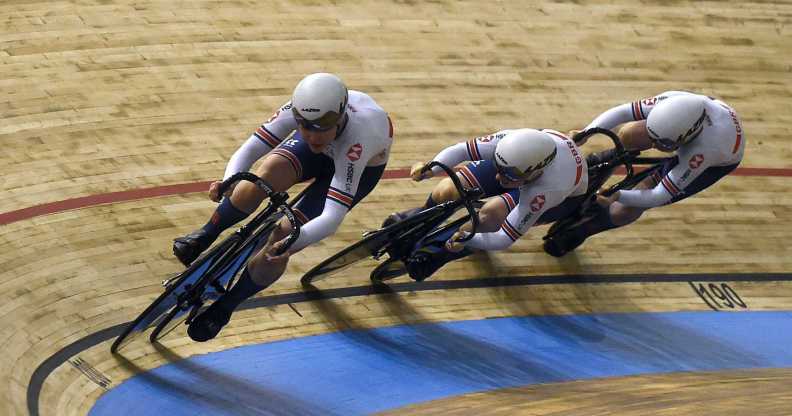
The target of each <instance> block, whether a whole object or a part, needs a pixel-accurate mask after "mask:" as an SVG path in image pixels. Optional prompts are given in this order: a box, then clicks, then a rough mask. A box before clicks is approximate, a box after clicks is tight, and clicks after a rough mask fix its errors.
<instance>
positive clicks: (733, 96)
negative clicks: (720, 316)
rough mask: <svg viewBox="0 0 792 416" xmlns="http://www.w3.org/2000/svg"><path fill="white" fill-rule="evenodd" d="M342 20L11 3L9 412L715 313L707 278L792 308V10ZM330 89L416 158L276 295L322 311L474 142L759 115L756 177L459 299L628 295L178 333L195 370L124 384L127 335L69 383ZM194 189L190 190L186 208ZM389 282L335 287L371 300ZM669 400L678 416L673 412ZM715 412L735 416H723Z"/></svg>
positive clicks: (658, 403) (546, 396)
mask: <svg viewBox="0 0 792 416" xmlns="http://www.w3.org/2000/svg"><path fill="white" fill-rule="evenodd" d="M328 3H330V2H320V1H287V0H284V1H277V2H274V1H273V2H269V1H260V2H257V1H253V0H239V1H204V0H194V1H193V0H191V1H165V0H128V1H123V0H80V1H57V0H53V1H46V2H43V1H34V0H6V1H4V2H2V4H0V16H2V26H3V30H2V32H1V34H0V62H1V63H2V65H0V73H1V74H2V76H1V77H0V85H2V89H1V90H0V91H2V92H1V94H2V97H3V99H2V102H1V103H0V114H2V124H0V144H1V146H0V172H2V175H0V181H1V182H0V183H1V184H2V185H1V186H0V189H2V195H3V197H2V198H1V199H0V213H2V214H3V217H2V219H3V221H2V223H3V225H1V226H0V265H1V266H2V267H0V287H2V290H1V291H0V334H1V335H2V336H0V341H1V342H2V345H0V348H1V349H2V351H3V354H2V360H0V403H1V404H2V405H1V407H0V413H2V414H5V415H23V414H28V413H32V414H41V415H75V414H85V413H87V412H88V411H89V410H90V408H91V406H92V405H93V403H94V402H96V400H97V399H98V398H99V397H100V395H101V394H102V393H103V392H104V391H105V390H106V389H107V388H112V387H113V386H115V385H118V384H119V383H121V382H122V381H123V380H125V379H127V378H129V377H131V376H133V375H134V374H136V373H138V372H140V371H143V370H145V369H150V368H154V367H157V366H160V365H162V364H165V363H167V362H168V361H169V360H172V359H173V357H187V356H191V355H193V354H199V353H207V352H212V351H220V350H225V349H228V348H232V347H235V346H239V345H246V344H254V343H262V342H267V341H272V340H280V339H288V338H295V337H300V336H304V335H309V334H321V333H326V332H331V331H337V330H339V329H344V328H373V327H382V326H388V325H393V324H400V323H413V322H433V321H447V320H462V319H483V318H487V317H496V316H520V315H556V314H569V313H589V312H642V311H648V312H666V311H707V310H710V309H712V308H713V307H712V306H711V305H708V304H706V303H705V302H704V301H703V300H702V298H701V297H699V296H698V295H697V294H696V292H694V290H693V289H692V287H691V285H690V284H688V282H687V280H691V281H694V282H698V281H701V282H707V281H711V282H717V283H718V284H720V283H721V282H724V283H726V284H728V285H729V287H731V288H732V289H733V290H734V291H736V292H737V293H739V295H740V297H741V298H742V299H743V300H744V301H745V303H746V304H747V305H748V309H750V310H760V311H761V310H770V311H772V310H776V311H783V310H790V308H792V292H790V290H791V289H792V285H790V283H789V275H787V274H786V273H788V272H789V271H790V269H791V268H792V267H791V266H792V260H790V259H791V258H792V256H791V254H792V251H790V244H789V237H790V235H792V225H790V224H791V221H792V196H790V190H792V187H790V179H789V176H790V173H792V165H790V162H789V160H790V158H792V150H790V149H791V148H790V145H789V133H790V129H789V125H790V123H791V122H792V115H790V112H789V102H790V97H792V87H791V86H792V61H790V58H789V57H790V56H792V46H791V45H792V44H791V43H790V42H789V40H790V39H792V3H790V2H785V1H749V2H736V1H735V2H722V1H717V2H691V1H675V2H669V3H667V4H666V3H664V2H663V3H662V5H661V2H635V1H626V0H614V1H607V2H602V1H589V0H583V1H577V2H570V3H557V2H521V1H507V2H478V1H475V2H458V1H451V0H448V1H434V2H426V3H424V2H420V1H416V2H413V1H394V2H379V1H371V0H364V1H354V2H353V1H339V2H332V4H328ZM317 71H329V72H335V73H338V74H340V75H341V76H342V77H343V78H344V79H345V80H346V81H347V83H348V85H349V86H350V88H353V89H359V90H362V91H365V92H368V93H369V94H371V95H372V96H373V97H374V98H375V99H376V100H377V101H378V102H379V103H380V104H381V105H382V106H383V107H384V108H385V109H386V110H387V111H389V113H390V115H391V117H392V118H393V121H394V125H395V129H396V135H395V137H396V138H395V144H394V148H393V154H392V158H391V162H390V164H389V166H388V168H389V170H391V171H394V172H395V176H397V177H401V178H397V179H389V180H385V181H383V182H381V184H380V185H379V186H378V188H377V189H376V190H375V191H374V193H373V194H372V195H371V196H370V197H369V198H368V199H367V200H365V201H364V203H362V204H361V205H360V206H359V207H358V208H357V209H356V210H355V211H353V213H352V214H350V215H349V216H348V217H347V219H346V221H345V223H344V224H343V226H342V227H341V229H340V230H339V231H338V233H337V234H336V235H335V236H333V237H332V238H330V239H328V240H327V241H325V242H323V243H321V244H319V245H317V246H316V247H311V248H309V249H307V250H305V251H303V252H302V253H300V255H298V256H295V257H294V258H293V259H292V263H291V265H290V266H289V269H288V271H287V274H286V275H285V276H284V278H283V279H281V280H280V281H279V282H277V283H276V284H275V285H274V286H273V287H272V288H271V289H270V290H268V291H267V292H265V293H264V294H262V295H260V296H270V295H278V294H289V293H295V292H299V291H301V290H302V289H301V287H300V285H299V282H298V280H299V277H300V276H301V275H302V273H303V272H304V271H306V270H307V269H308V268H310V267H311V266H313V265H314V264H316V263H317V262H318V261H320V260H321V259H323V258H324V257H326V256H328V255H329V254H331V253H333V252H335V251H336V250H338V249H340V248H341V247H344V246H346V245H348V244H349V243H351V242H352V241H355V240H356V239H357V238H358V237H359V235H360V232H361V230H364V229H370V228H374V227H376V226H377V225H378V224H379V222H380V221H381V220H382V218H383V217H384V216H385V215H386V214H388V213H389V212H391V211H393V210H394V209H397V208H405V207H410V206H416V205H418V204H420V203H421V202H422V201H423V200H424V199H425V195H426V193H427V192H428V191H429V190H430V189H431V187H432V186H433V184H434V182H433V181H429V182H426V183H421V184H415V183H412V182H409V181H408V180H406V179H404V178H403V171H400V169H404V168H406V167H408V166H410V165H411V164H412V163H414V162H416V161H425V160H427V159H428V158H429V157H431V156H432V155H434V154H435V153H436V152H437V151H439V150H440V149H441V148H443V147H444V146H446V145H448V144H450V143H453V142H455V141H459V140H461V139H467V138H471V137H475V136H477V135H480V134H483V133H489V132H493V131H496V130H498V129H502V128H508V127H552V128H556V129H559V130H567V129H571V128H579V127H581V126H583V125H585V124H586V123H587V122H588V121H589V120H591V119H592V118H593V117H594V116H596V115H597V114H598V113H599V112H600V111H603V110H605V109H607V108H609V107H610V106H612V105H616V104H620V103H622V102H628V101H632V100H635V99H638V98H643V97H645V96H651V95H654V94H656V93H658V92H661V91H664V90H668V89H689V90H696V91H700V92H703V93H706V94H710V95H715V96H718V97H721V98H723V99H724V100H725V101H726V102H728V103H730V104H731V105H733V107H734V108H735V109H736V110H737V111H738V113H739V114H740V115H741V117H742V120H743V123H744V128H745V131H746V137H747V145H746V157H745V159H744V161H743V164H742V165H741V170H740V172H739V174H738V175H732V176H730V177H728V178H727V179H726V180H724V181H722V182H721V183H719V184H718V185H717V186H715V187H714V188H711V189H709V190H707V191H706V192H705V193H703V194H701V195H699V196H696V197H695V198H693V199H691V200H688V201H685V202H684V203H680V204H677V205H674V206H673V207H670V208H664V209H658V210H654V211H652V212H650V213H648V214H647V215H646V216H645V217H644V218H642V219H641V220H640V221H639V222H638V223H636V224H633V225H632V226H630V227H628V228H625V229H621V230H618V231H614V232H611V233H608V234H605V235H602V236H598V237H596V238H593V239H591V240H590V241H588V242H587V243H586V245H585V246H583V247H582V248H581V249H580V250H579V251H578V252H576V253H575V254H574V255H570V256H567V257H565V258H563V259H560V260H558V259H555V258H552V257H549V256H547V255H545V254H544V253H543V252H542V251H541V244H540V243H541V236H542V234H543V230H536V231H534V232H532V233H530V234H529V235H527V236H526V237H524V238H523V239H522V240H521V241H520V242H519V243H518V244H516V245H515V246H514V247H512V248H511V249H510V250H509V251H507V252H503V253H498V254H492V255H490V256H478V257H476V258H473V259H469V260H465V261H460V262H457V263H454V264H451V265H449V266H447V267H446V268H444V269H442V270H441V272H439V273H438V274H437V275H436V276H434V277H433V281H449V280H452V281H455V280H459V281H466V280H471V279H476V278H485V277H492V276H500V277H508V276H522V277H523V278H524V280H525V282H530V281H531V279H532V278H535V277H536V276H543V275H579V274H586V275H600V274H606V275H626V277H625V282H624V283H620V282H619V281H618V279H611V280H610V283H607V284H602V283H596V282H593V283H585V281H584V279H581V282H578V283H579V284H544V285H528V284H526V285H521V284H517V285H512V286H508V287H486V285H482V286H479V287H469V288H463V289H446V290H429V291H419V290H416V291H414V292H409V293H401V294H399V295H398V296H400V300H399V301H398V302H397V303H393V302H392V296H383V295H378V294H372V295H368V296H356V297H347V298H340V299H336V300H327V301H322V302H303V303H300V304H299V305H284V304H281V305H278V306H269V307H266V308H256V309H249V310H245V311H241V312H239V313H238V314H237V315H235V317H234V319H233V320H232V322H231V324H230V325H229V327H227V328H226V329H225V330H224V331H223V333H221V336H220V337H219V338H218V339H216V340H214V341H213V342H209V343H205V344H197V343H193V342H191V341H190V340H189V339H188V338H186V335H185V334H184V332H183V331H180V332H179V333H178V334H172V335H171V336H170V337H169V338H167V340H166V341H165V342H164V346H165V348H167V349H168V350H169V351H170V353H169V354H163V353H161V351H158V350H156V349H155V348H153V347H152V346H151V345H150V344H148V343H145V342H136V343H134V344H131V345H130V346H128V347H127V349H125V350H124V357H125V358H126V360H128V361H124V360H121V359H119V358H116V357H113V356H111V355H110V354H109V351H108V350H109V345H110V342H111V338H110V339H108V340H106V341H103V342H101V343H99V344H98V345H93V346H90V347H88V348H85V349H82V350H79V354H78V355H74V356H63V355H61V356H60V357H61V358H62V359H61V360H60V361H58V360H55V361H53V357H55V355H56V354H57V353H58V352H59V351H62V350H63V349H64V348H67V347H68V346H70V345H73V344H74V343H75V342H77V341H79V340H81V339H84V338H85V337H87V336H90V335H91V334H96V333H97V332H100V331H102V330H105V329H106V328H110V327H114V326H117V325H119V324H122V323H124V322H128V321H130V320H131V319H133V318H134V317H135V316H136V315H137V314H138V313H139V312H140V311H141V310H142V309H143V308H144V307H145V306H146V305H147V304H148V303H149V302H150V301H151V300H152V299H154V297H155V296H157V295H158V294H159V293H160V291H161V286H160V282H161V280H162V279H163V278H165V277H166V276H168V275H169V274H172V273H174V272H177V271H178V270H179V269H180V268H179V264H178V262H177V261H176V260H175V259H174V258H173V257H172V255H171V254H170V244H171V239H172V238H173V237H175V236H178V235H181V234H183V233H185V232H187V231H190V230H192V229H194V228H195V227H197V226H199V225H201V224H203V223H204V222H205V220H206V218H207V217H208V215H209V213H210V212H211V210H212V209H213V206H214V205H213V204H212V203H211V202H210V201H209V200H208V199H207V198H206V197H205V195H204V194H203V193H201V192H196V191H197V190H198V189H203V188H204V187H205V185H204V184H203V182H205V181H208V180H212V179H215V178H218V177H220V176H221V175H222V172H223V169H224V167H225V163H226V161H227V160H228V157H229V156H230V155H231V153H233V151H234V150H235V149H236V148H237V146H238V145H239V144H240V143H241V142H242V141H243V140H245V139H246V138H247V137H248V135H249V134H250V133H251V132H252V131H253V130H254V129H255V128H256V127H257V126H258V125H259V124H260V123H261V122H262V121H263V120H265V119H266V118H268V117H269V115H270V114H271V113H272V111H273V110H274V109H275V108H277V106H279V105H280V104H282V103H283V102H285V101H286V100H288V98H289V96H290V93H291V90H292V88H293V86H294V85H295V83H296V82H297V81H298V80H299V79H300V78H301V77H302V76H304V75H305V74H307V73H311V72H317ZM592 146H594V147H595V148H596V144H592ZM400 172H401V174H400ZM196 183H197V185H196ZM179 184H186V185H184V186H181V187H171V188H162V187H166V186H171V185H179ZM154 195H159V196H157V197H150V196H154ZM62 201H66V202H62ZM70 208H73V209H70ZM372 264H373V263H370V262H366V263H364V264H362V265H360V266H359V267H355V268H353V269H351V270H350V271H349V272H348V273H345V274H344V275H343V276H338V277H335V278H333V279H329V280H327V281H323V282H321V283H320V284H318V286H321V289H332V288H344V287H356V286H364V285H366V284H367V282H368V277H367V276H368V272H369V270H370V269H371V267H372ZM692 273H696V274H697V275H694V276H690V277H689V278H685V277H684V276H682V277H681V278H679V279H677V280H673V279H672V280H668V281H662V279H647V280H646V281H641V279H636V278H629V276H634V275H636V274H640V275H669V276H675V275H680V274H681V275H684V274H692ZM737 273H739V275H725V274H737ZM745 274H759V276H760V277H762V276H764V278H763V279H746V278H743V277H744V276H745ZM768 276H770V277H768ZM617 277H618V276H617ZM614 280H615V281H614ZM402 282H404V281H402ZM331 305H332V307H330V306H331ZM289 306H292V307H296V308H297V309H293V308H292V307H289ZM714 308H715V309H726V310H728V309H730V308H728V307H726V306H723V305H716V306H715V307H714ZM736 309H740V307H739V306H738V307H736ZM295 310H299V312H300V314H297V313H295ZM338 310H341V311H343V313H335V314H334V313H333V311H338ZM52 362H55V364H56V365H50V367H47V366H46V365H45V364H46V363H52ZM790 385H792V372H791V371H790V370H789V369H775V370H753V371H727V372H708V373H688V374H685V375H679V374H671V375H651V376H634V377H627V378H622V379H604V380H594V381H582V382H575V383H561V384H553V385H543V386H528V387H526V388H525V389H523V390H521V389H510V390H508V391H503V390H501V391H495V392H489V393H478V394H475V395H469V396H461V397H454V398H449V399H445V400H440V401H436V402H430V403H428V404H423V405H419V406H415V407H411V408H409V409H402V410H401V411H397V413H400V412H406V411H407V410H410V411H413V412H416V413H417V412H427V413H431V414H444V413H448V414H451V413H453V414H459V413H465V412H474V413H486V412H492V413H497V414H516V413H523V414H536V415H539V414H554V415H559V414H581V415H582V414H595V413H596V414H636V415H637V414H659V413H660V412H663V411H665V412H666V413H663V414H680V415H693V414H702V413H706V412H709V411H713V409H715V410H717V412H718V413H719V414H738V412H739V411H740V409H741V408H742V406H745V402H744V401H741V400H740V399H746V398H757V399H761V400H757V403H755V404H754V405H752V406H753V408H754V410H756V411H757V412H759V413H757V414H767V415H769V414H774V415H782V414H789V412H792V410H790V407H789V402H790V400H792V394H790V391H792V389H790V388H789V387H790ZM581 392H584V393H585V394H583V393H581ZM515 393H520V394H515ZM668 394H673V395H674V397H675V401H674V404H673V408H672V409H671V408H667V406H668V403H667V401H663V400H660V399H659V398H660V397H665V396H666V395H668ZM625 396H629V397H632V398H634V399H635V400H634V401H628V400H625V399H624V397H625ZM526 397H530V398H531V399H530V400H531V401H530V406H529V407H526V401H525V400H526V399H525V398H526ZM655 399H657V400H655ZM704 399H706V400H707V401H708V402H709V403H717V405H715V406H716V407H713V405H710V406H709V407H707V408H702V407H701V402H702V400H704ZM636 401H639V402H641V403H642V404H643V407H635V402H636ZM664 409H665V410H664Z"/></svg>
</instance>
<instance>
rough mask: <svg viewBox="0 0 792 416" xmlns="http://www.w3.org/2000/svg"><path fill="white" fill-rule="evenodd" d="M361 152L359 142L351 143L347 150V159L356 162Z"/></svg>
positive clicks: (361, 148)
mask: <svg viewBox="0 0 792 416" xmlns="http://www.w3.org/2000/svg"><path fill="white" fill-rule="evenodd" d="M362 153H363V145H361V144H360V143H355V144H353V145H352V146H351V147H350V148H349V150H347V159H349V160H351V161H353V162H356V161H357V160H358V159H360V155H361V154H362Z"/></svg>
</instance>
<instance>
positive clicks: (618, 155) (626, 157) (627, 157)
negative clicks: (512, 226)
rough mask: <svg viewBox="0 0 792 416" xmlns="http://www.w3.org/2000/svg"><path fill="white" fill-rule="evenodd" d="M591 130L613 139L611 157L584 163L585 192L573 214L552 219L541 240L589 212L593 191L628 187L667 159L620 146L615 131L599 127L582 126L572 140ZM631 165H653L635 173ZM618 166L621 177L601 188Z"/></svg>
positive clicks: (610, 191)
mask: <svg viewBox="0 0 792 416" xmlns="http://www.w3.org/2000/svg"><path fill="white" fill-rule="evenodd" d="M594 134H603V135H605V136H608V138H609V139H611V141H612V142H613V144H614V146H615V148H616V152H615V154H614V155H613V157H612V158H611V159H609V160H606V161H603V162H602V163H599V164H597V165H594V166H589V167H588V175H589V184H588V189H587V191H586V194H585V195H586V197H585V198H583V202H582V203H581V205H580V207H579V208H578V209H577V210H575V213H574V214H573V215H570V216H568V217H566V218H563V219H561V220H558V221H556V222H555V223H554V224H553V225H552V226H551V227H550V229H549V230H548V231H547V234H546V235H545V236H544V237H543V239H544V240H547V239H548V238H552V237H553V236H555V235H557V234H558V233H560V232H561V231H563V230H565V229H567V228H568V227H570V226H572V225H573V224H575V223H578V222H579V221H580V220H581V219H583V218H585V217H586V216H587V215H588V214H590V213H591V212H590V211H592V210H593V207H594V205H595V204H597V194H601V195H603V196H606V197H607V196H610V195H612V194H613V193H615V192H616V191H619V190H621V189H629V188H632V187H633V186H635V185H637V184H638V183H640V182H641V181H643V180H644V179H645V178H647V177H648V176H650V175H652V174H653V173H654V172H656V171H657V170H658V169H660V168H661V166H662V163H663V162H665V161H666V160H668V159H669V158H667V157H639V155H640V152H636V151H629V150H627V149H625V148H624V145H623V144H622V143H621V140H620V139H619V136H618V135H616V133H614V132H612V131H611V130H608V129H603V128H600V127H594V128H591V129H588V130H584V131H582V132H580V133H578V134H576V135H575V137H574V138H573V140H574V141H575V142H576V143H577V142H580V141H581V140H583V139H585V138H588V137H590V136H592V135H594ZM634 165H653V166H651V167H649V168H648V169H644V170H642V171H640V172H638V173H636V172H635V168H634ZM619 166H624V169H625V171H626V172H625V177H624V179H622V180H621V181H619V182H617V183H615V184H613V185H612V186H610V187H608V188H607V189H605V190H601V188H602V187H603V186H604V185H605V182H607V181H608V179H609V178H610V176H611V175H612V174H613V171H614V170H615V169H616V168H617V167H619Z"/></svg>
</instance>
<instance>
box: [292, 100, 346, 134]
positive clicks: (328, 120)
mask: <svg viewBox="0 0 792 416" xmlns="http://www.w3.org/2000/svg"><path fill="white" fill-rule="evenodd" d="M292 114H293V115H294V120H296V121H297V124H299V125H300V126H302V127H303V128H304V129H306V130H311V131H328V130H330V129H332V128H333V127H335V126H337V125H338V121H339V120H340V119H341V114H340V113H336V112H335V111H328V112H326V113H324V115H323V116H322V117H319V118H318V119H316V120H308V119H307V118H305V117H303V116H302V115H301V114H300V112H299V111H297V108H296V107H294V106H292Z"/></svg>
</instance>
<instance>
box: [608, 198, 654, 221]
mask: <svg viewBox="0 0 792 416" xmlns="http://www.w3.org/2000/svg"><path fill="white" fill-rule="evenodd" d="M644 211H645V209H643V208H638V207H629V206H627V205H624V204H620V203H618V202H616V203H613V204H611V206H610V216H611V221H612V222H613V223H614V224H615V225H618V226H622V225H626V224H629V223H631V222H634V221H635V220H637V219H638V218H640V217H641V215H643V213H644Z"/></svg>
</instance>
